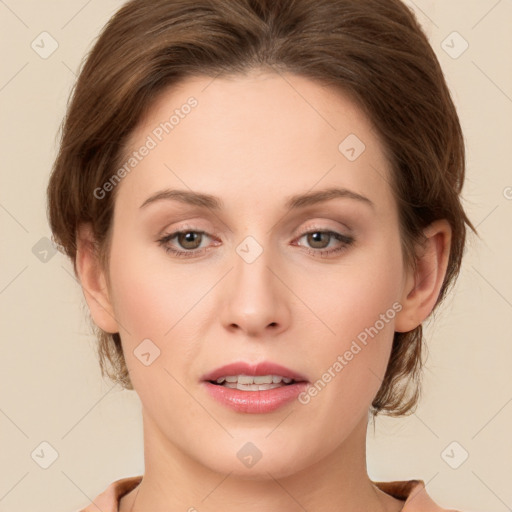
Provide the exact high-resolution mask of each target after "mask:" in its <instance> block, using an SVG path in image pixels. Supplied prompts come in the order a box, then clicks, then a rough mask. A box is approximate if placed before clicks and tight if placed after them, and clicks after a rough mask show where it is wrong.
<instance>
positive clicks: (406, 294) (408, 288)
mask: <svg viewBox="0 0 512 512" xmlns="http://www.w3.org/2000/svg"><path fill="white" fill-rule="evenodd" d="M424 233H425V237H426V240H425V243H424V245H423V246H422V247H421V248H419V254H418V255H417V267H416V271H415V272H414V270H413V269H411V270H410V271H408V274H407V279H406V280H405V286H404V288H403V293H402V299H401V304H402V310H401V311H400V313H399V314H398V315H397V316H396V321H395V331H397V332H408V331H412V330H413V329H415V328H416V327H417V326H418V325H420V324H421V323H422V322H423V321H424V320H425V319H426V318H427V317H428V315H429V314H430V313H431V311H432V310H433V309H434V306H435V304H436V302H437V299H438V297H439V293H440V291H441V287H442V285H443V281H444V278H445V275H446V270H447V267H448V260H449V256H450V247H451V235H452V230H451V226H450V224H449V222H448V221H447V220H445V219H441V220H437V221H435V222H433V223H432V224H430V225H429V226H428V227H427V228H426V229H425V230H424Z"/></svg>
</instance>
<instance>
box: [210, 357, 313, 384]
mask: <svg viewBox="0 0 512 512" xmlns="http://www.w3.org/2000/svg"><path fill="white" fill-rule="evenodd" d="M229 375H250V376H252V377H254V376H257V375H280V376H281V377H286V378H288V379H293V380H294V381H296V382H307V379H306V377H304V376H303V375H301V374H300V373H298V372H296V371H294V370H290V369H289V368H286V367H285V366H281V365H280V364H276V363H272V362H271V361H263V362H261V363H257V364H251V363H246V362H244V361H237V362H234V363H230V364H226V365H224V366H220V367H219V368H216V369H215V370H213V371H212V372H210V373H207V374H206V375H204V376H203V377H202V379H201V380H204V381H216V380H217V379H219V378H220V377H226V376H229Z"/></svg>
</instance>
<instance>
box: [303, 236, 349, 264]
mask: <svg viewBox="0 0 512 512" xmlns="http://www.w3.org/2000/svg"><path fill="white" fill-rule="evenodd" d="M304 237H306V240H307V243H308V245H310V247H305V249H306V252H307V253H308V254H311V255H312V256H321V257H327V256H329V255H331V254H336V253H340V252H341V251H344V250H345V249H347V248H348V247H349V246H350V245H352V244H353V243H354V241H355V239H354V237H352V236H348V235H342V234H341V233H337V232H336V231H330V230H321V229H313V230H310V231H307V232H306V233H303V234H302V235H301V236H300V237H299V238H298V240H300V239H302V238H304ZM333 241H334V244H335V245H334V247H332V248H330V249H328V247H329V244H330V243H331V242H333ZM299 245H300V244H299Z"/></svg>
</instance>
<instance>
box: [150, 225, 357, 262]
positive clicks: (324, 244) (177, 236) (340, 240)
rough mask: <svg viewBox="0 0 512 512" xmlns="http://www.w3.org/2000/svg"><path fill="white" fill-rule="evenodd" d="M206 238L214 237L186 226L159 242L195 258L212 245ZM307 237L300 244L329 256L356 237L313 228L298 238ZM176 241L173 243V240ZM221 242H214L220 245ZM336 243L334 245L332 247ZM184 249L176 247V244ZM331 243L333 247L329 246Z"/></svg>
mask: <svg viewBox="0 0 512 512" xmlns="http://www.w3.org/2000/svg"><path fill="white" fill-rule="evenodd" d="M206 238H212V237H211V236H210V235H209V234H208V233H206V232H205V231H202V230H200V229H195V228H186V229H181V230H179V231H174V232H172V233H169V234H167V235H165V236H163V237H162V238H160V239H159V240H158V244H159V245H160V246H162V247H163V248H164V250H165V251H166V252H167V253H169V254H172V255H174V256H176V257H178V258H193V257H197V256H200V255H201V254H204V253H205V252H206V251H207V250H208V249H210V248H211V247H212V246H211V245H207V246H206V247H201V244H202V242H203V241H204V240H205V239H206ZM302 238H306V240H307V244H308V245H309V247H307V246H306V247H305V246H303V245H302V244H298V245H299V247H303V248H304V249H305V250H306V252H307V253H308V254H311V255H312V256H320V257H323V258H325V257H327V256H329V255H332V254H337V253H341V252H342V251H344V250H345V249H347V248H348V247H349V246H350V245H352V244H353V243H354V241H355V239H354V238H353V237H352V236H348V235H343V234H341V233H337V232H336V231H331V230H322V229H316V228H315V229H312V230H310V231H307V232H305V233H303V234H302V235H301V236H300V237H299V238H298V239H297V240H301V239H302ZM173 241H174V243H171V242H173ZM219 243H220V242H214V245H219ZM332 243H334V247H332V245H333V244H332ZM175 244H177V245H178V247H181V248H182V249H184V250H180V249H179V248H176V245H175ZM330 245H331V248H329V246H330Z"/></svg>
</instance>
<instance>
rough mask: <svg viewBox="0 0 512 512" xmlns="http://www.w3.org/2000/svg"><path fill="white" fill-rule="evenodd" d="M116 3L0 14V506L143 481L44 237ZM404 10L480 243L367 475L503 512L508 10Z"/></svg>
mask: <svg viewBox="0 0 512 512" xmlns="http://www.w3.org/2000/svg"><path fill="white" fill-rule="evenodd" d="M121 3H122V2H120V1H115V0H101V1H100V0H89V1H82V0H73V1H71V0H67V1H64V0H53V1H49V0H40V1H36V0H31V1H23V0H5V1H1V2H0V15H1V20H2V21H1V29H0V37H1V48H2V68H1V71H0V105H1V109H2V127H1V130H2V131H1V137H0V141H1V144H2V151H1V156H2V158H1V179H2V182H1V188H0V223H1V228H2V251H1V263H0V264H1V267H0V268H1V275H0V307H1V309H2V316H1V321H2V324H1V332H2V335H3V336H2V346H1V348H2V351H1V354H2V357H1V363H0V364H1V368H0V371H1V379H2V381H1V387H0V393H1V395H0V431H1V433H2V435H1V446H0V453H1V454H2V455H1V458H0V511H9V512H18V511H19V512H21V511H24V512H25V511H28V510H33V511H36V510H37V511H41V512H50V511H52V512H71V511H72V510H76V509H78V508H81V507H83V506H85V505H87V504H89V502H90V500H92V499H93V498H94V497H95V496H96V495H97V494H99V493H100V492H101V491H102V490H104V488H105V487H106V486H107V485H108V484H109V483H110V482H112V481H113V480H115V479H118V478H121V477H124V476H130V475H136V474H142V472H143V450H142V429H141V420H140V404H139V401H138V397H137V395H136V394H135V393H134V392H128V391H121V390H120V388H119V387H118V386H115V387H113V386H112V384H111V383H110V382H106V381H102V380H101V378H100V374H99V367H98V365H97V362H96V357H95V352H94V338H93V337H92V336H91V335H90V331H89V328H88V324H87V320H86V315H85V311H86V310H85V307H84V305H83V304H84V302H83V299H82V294H81V290H80V289H79V287H78V286H77V283H76V282H75V281H74V279H73V276H72V271H71V265H70V264H69V263H68V262H67V261H66V260H65V259H64V257H63V256H61V255H60V254H56V255H53V256H52V254H51V252H50V253H47V254H46V256H45V253H44V251H45V240H44V239H43V240H42V241H41V239H42V238H44V237H50V232H49V228H48V225H47V221H46V214H45V195H44V192H45V188H46V183H47V179H48V175H49V170H50V167H51V163H52V160H53V158H54V157H55V154H56V133H57V129H58V126H59V123H60V121H61V119H62V116H63V114H64V110H65V105H66V101H67V97H68V94H69V91H70V87H71V85H72V83H73V81H74V79H75V73H76V70H77V69H78V66H79V63H80V60H81V59H82V57H83V56H84V55H85V53H86V51H87V50H88V48H90V46H91V44H92V41H93V39H94V38H95V36H96V35H97V34H98V32H99V30H100V28H101V27H102V26H103V25H104V23H105V22H106V21H107V19H108V18H109V16H111V15H112V14H113V13H114V11H115V10H116V9H117V8H118V7H119V6H120V5H121ZM409 4H410V5H412V3H411V2H409ZM414 8H415V10H416V11H417V13H418V18H419V20H420V21H421V22H422V24H423V25H424V27H425V29H426V31H427V33H428V34H429V37H430V39H431V42H432V45H433V47H434V49H435V50H436V52H437V54H438V56H439V59H440V61H441V65H442V66H443V69H444V71H445V74H446V76H447V80H448V82H449V85H450V87H451V89H452V92H453V95H454V99H455V102H456V104H457V107H458V109H459V113H460V117H461V121H462V124H463V128H464V131H465V135H466V140H467V150H468V176H467V182H466V186H465V189H464V198H465V205H466V207H467V211H468V213H469V216H470V218H471V219H472V221H473V222H474V224H475V225H476V226H477V227H478V229H479V232H480V234H481V240H479V239H478V238H476V237H474V236H472V237H471V238H470V240H469V246H468V252H467V256H466V259H465V262H464V265H463V269H462V274H461V277H460V280H459V282H458V284H457V286H456V288H455V289H454V292H453V294H452V298H451V299H450V300H448V301H447V303H446V304H445V306H444V307H443V308H442V310H440V311H439V313H438V314H437V315H436V319H435V321H432V322H429V323H428V326H427V340H428V343H429V354H430V355H429V358H428V361H427V368H426V371H425V374H424V398H423V400H422V402H421V405H420V407H419V409H418V410H417V412H416V414H414V415H412V416H410V417H408V418H404V419H389V418H382V419H379V420H378V421H377V425H376V430H375V434H374V433H373V430H372V429H370V434H369V456H368V465H369V472H370V476H371V477H372V478H373V479H375V480H395V479H410V478H421V479H423V480H424V481H425V482H426V483H427V489H428V491H429V493H430V494H431V495H432V496H433V497H434V498H435V500H436V501H438V502H439V503H440V504H441V505H444V506H446V507H448V506H449V507H453V508H458V509H460V510H465V511H487V512H502V511H506V510H511V509H512V486H511V485H510V484H511V483H512V437H511V435H510V433H511V430H512V429H511V420H512V382H511V377H510V375H511V371H510V366H511V364H510V363H511V361H512V343H511V342H512V339H511V338H512V336H511V330H512V274H511V271H510V263H509V262H510V255H511V253H512V239H511V231H512V230H511V227H510V226H511V221H512V173H511V164H510V157H509V152H510V149H511V147H512V58H511V57H510V50H511V49H512V30H511V27H512V2H511V1H510V0H501V1H497V0H430V1H427V0H416V1H415V3H414ZM43 31H46V32H48V33H49V34H51V37H53V38H54V39H55V40H56V41H57V43H58V48H57V49H56V51H55V52H54V53H53V54H52V55H50V56H48V57H47V58H46V59H43V58H41V57H40V55H39V54H38V53H36V51H34V50H33V49H32V47H31V43H32V41H34V40H35V41H36V43H37V42H38V41H40V37H39V38H38V36H39V34H40V33H41V32H43ZM454 31H457V32H458V33H459V34H460V36H462V38H464V40H466V41H467V42H468V43H469V48H468V49H467V51H465V52H464V53H463V54H462V55H460V56H459V57H458V58H452V57H451V56H450V55H448V53H447V52H446V51H445V50H444V49H443V46H442V42H443V41H444V40H446V41H447V43H445V45H446V44H448V45H449V46H453V48H452V49H450V50H449V51H450V52H452V54H453V52H458V51H460V50H461V49H462V48H463V47H462V46H461V45H462V44H463V40H462V39H460V38H458V36H453V35H452V36H450V34H452V32H454ZM44 37H47V36H44ZM447 37H448V39H446V38H447ZM454 37H455V38H454ZM50 42H51V41H50V40H49V39H46V44H45V48H46V50H48V49H51V46H50ZM39 44H40V45H41V43H39ZM445 48H446V46H445ZM39 51H42V49H40V50H39ZM36 244H38V245H36ZM34 246H35V249H34ZM41 258H42V259H43V260H44V259H45V258H46V261H41ZM43 441H46V442H47V443H49V444H50V445H51V446H52V447H53V449H54V450H56V452H57V453H58V458H57V459H56V460H55V462H54V463H53V464H52V465H51V466H50V467H48V469H43V468H42V467H40V465H39V464H38V463H42V462H44V460H46V461H49V460H50V459H49V456H50V455H49V454H50V453H51V449H50V448H48V447H46V448H45V446H44V445H43V452H44V453H45V456H44V457H41V456H40V457H39V458H38V457H37V456H36V455H35V454H36V453H39V454H40V453H41V447H40V443H42V442H43ZM453 441H456V442H457V443H458V445H455V447H453V446H451V447H449V445H450V444H451V443H452V442H453ZM447 447H449V448H448V450H447V451H446V450H445V449H446V448H447ZM452 448H453V451H452ZM465 451H467V452H468V454H469V457H468V459H467V460H466V461H465V462H464V463H463V464H462V465H460V467H459V468H458V469H452V468H451V467H450V466H449V465H448V463H447V461H448V462H450V464H452V465H456V464H457V463H460V462H461V460H462V457H463V455H464V453H465ZM31 454H34V455H31ZM442 454H444V458H443V455H442ZM32 456H33V457H34V458H32ZM36 461H37V463H36ZM205 494H207V493H206V492H205Z"/></svg>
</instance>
